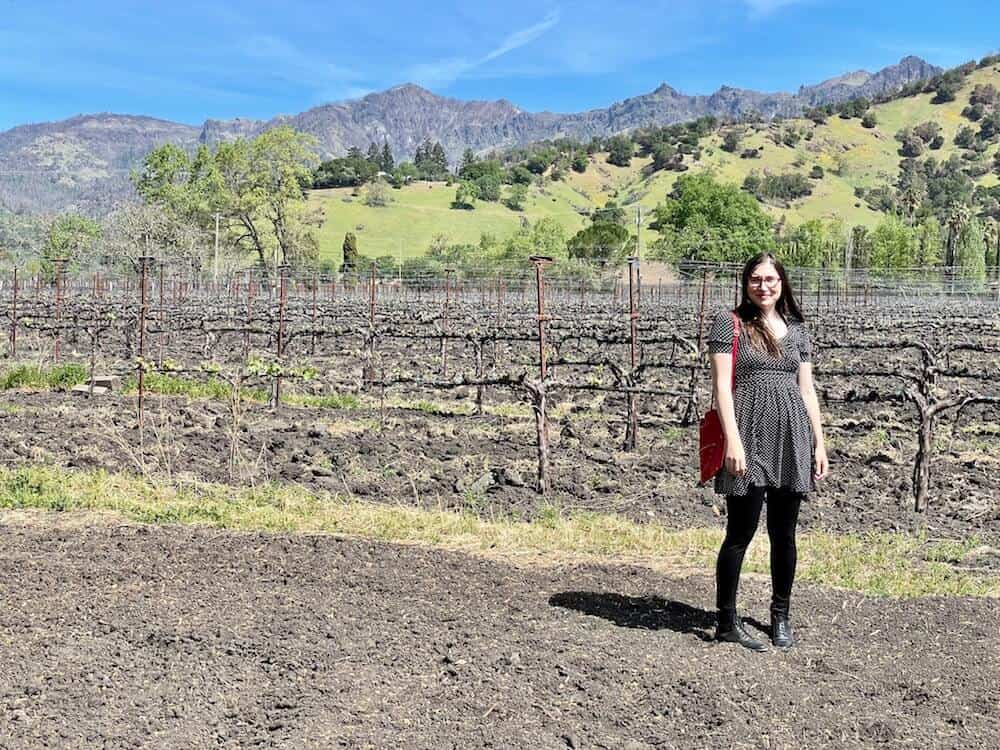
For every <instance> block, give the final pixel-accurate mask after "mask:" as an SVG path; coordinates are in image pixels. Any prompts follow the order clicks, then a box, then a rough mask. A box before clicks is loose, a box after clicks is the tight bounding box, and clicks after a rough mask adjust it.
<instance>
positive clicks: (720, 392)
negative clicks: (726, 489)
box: [711, 352, 747, 477]
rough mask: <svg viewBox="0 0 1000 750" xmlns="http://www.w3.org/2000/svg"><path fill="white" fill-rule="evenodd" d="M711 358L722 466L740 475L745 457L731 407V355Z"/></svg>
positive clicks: (737, 475) (745, 467) (743, 470)
mask: <svg viewBox="0 0 1000 750" xmlns="http://www.w3.org/2000/svg"><path fill="white" fill-rule="evenodd" d="M711 360H712V391H713V393H715V406H716V409H718V411H719V420H720V421H721V422H722V434H723V435H724V436H725V438H726V457H725V460H724V462H723V466H724V467H725V469H726V471H728V472H729V473H730V474H732V475H733V476H736V477H741V476H743V475H744V474H745V473H746V470H747V459H746V454H745V453H744V452H743V441H742V440H741V439H740V430H739V427H738V426H737V425H736V410H735V408H734V407H733V391H732V373H733V355H732V353H731V352H721V353H718V354H713V355H712V357H711Z"/></svg>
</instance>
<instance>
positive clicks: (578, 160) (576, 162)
mask: <svg viewBox="0 0 1000 750" xmlns="http://www.w3.org/2000/svg"><path fill="white" fill-rule="evenodd" d="M589 161H590V160H589V159H587V154H586V152H581V153H578V154H576V155H575V156H574V157H573V161H572V163H571V166H572V168H573V171H574V172H579V173H580V174H583V173H584V172H586V171H587V164H588V163H589Z"/></svg>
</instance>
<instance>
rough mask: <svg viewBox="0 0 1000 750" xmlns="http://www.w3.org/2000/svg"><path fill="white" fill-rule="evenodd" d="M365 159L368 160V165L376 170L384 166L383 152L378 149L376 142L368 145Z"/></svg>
mask: <svg viewBox="0 0 1000 750" xmlns="http://www.w3.org/2000/svg"><path fill="white" fill-rule="evenodd" d="M365 158H366V159H367V160H368V163H369V164H371V165H372V166H373V167H375V168H376V169H379V168H380V167H381V166H382V150H381V149H380V148H379V147H378V145H377V144H376V143H375V141H372V142H371V143H369V144H368V153H367V154H365Z"/></svg>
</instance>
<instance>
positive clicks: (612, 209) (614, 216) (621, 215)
mask: <svg viewBox="0 0 1000 750" xmlns="http://www.w3.org/2000/svg"><path fill="white" fill-rule="evenodd" d="M590 220H591V222H593V223H594V224H618V225H620V226H625V209H624V208H622V207H621V206H619V205H618V204H617V203H616V202H615V201H608V202H607V203H605V204H604V206H602V207H601V208H595V209H594V212H593V213H592V214H591V217H590Z"/></svg>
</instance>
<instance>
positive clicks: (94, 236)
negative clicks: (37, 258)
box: [42, 214, 101, 273]
mask: <svg viewBox="0 0 1000 750" xmlns="http://www.w3.org/2000/svg"><path fill="white" fill-rule="evenodd" d="M100 236H101V226H100V225H99V224H98V223H97V222H96V221H94V220H93V219H88V218H87V217H86V216H80V215H79V214H60V215H59V216H56V217H55V218H54V219H53V220H52V222H51V223H50V224H49V226H48V230H47V231H46V233H45V245H44V246H43V248H42V267H43V269H44V270H45V271H46V272H47V273H51V272H52V271H53V269H54V268H55V263H54V261H56V260H59V259H64V260H66V261H69V263H70V265H71V266H75V267H79V266H80V265H81V264H82V263H85V262H86V260H87V259H88V258H89V257H90V256H91V255H92V253H93V251H94V248H95V247H96V246H97V241H98V239H99V238H100Z"/></svg>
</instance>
